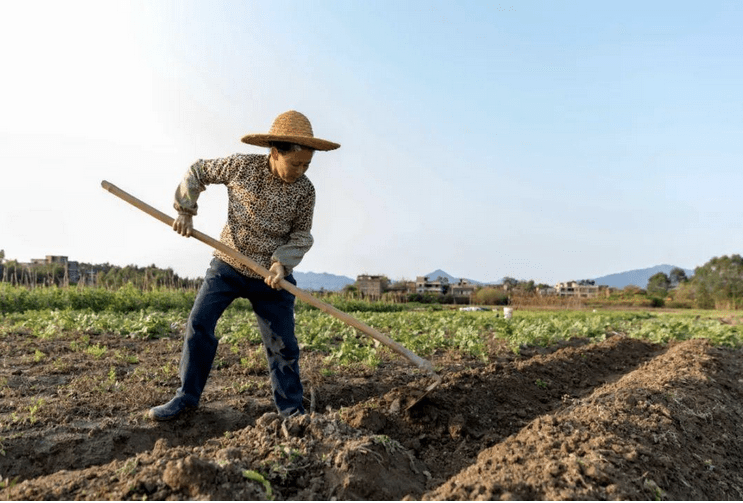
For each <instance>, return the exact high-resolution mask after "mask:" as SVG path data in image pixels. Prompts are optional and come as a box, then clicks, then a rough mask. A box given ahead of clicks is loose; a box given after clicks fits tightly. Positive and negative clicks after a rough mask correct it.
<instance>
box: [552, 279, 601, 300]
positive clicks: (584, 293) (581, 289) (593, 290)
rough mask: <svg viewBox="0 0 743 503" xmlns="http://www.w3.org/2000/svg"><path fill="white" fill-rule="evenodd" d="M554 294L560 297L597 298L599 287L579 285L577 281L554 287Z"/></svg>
mask: <svg viewBox="0 0 743 503" xmlns="http://www.w3.org/2000/svg"><path fill="white" fill-rule="evenodd" d="M555 294H556V295H559V296H561V297H579V298H584V299H587V298H592V297H598V294H599V287H598V286H597V285H587V284H581V283H578V282H577V281H568V282H566V283H558V284H556V285H555Z"/></svg>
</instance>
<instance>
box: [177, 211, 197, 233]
mask: <svg viewBox="0 0 743 503" xmlns="http://www.w3.org/2000/svg"><path fill="white" fill-rule="evenodd" d="M173 230H174V231H175V232H177V233H178V234H180V235H181V236H186V237H187V238H188V237H191V231H193V217H192V216H191V215H189V214H187V213H179V214H178V218H176V219H175V221H174V222H173Z"/></svg>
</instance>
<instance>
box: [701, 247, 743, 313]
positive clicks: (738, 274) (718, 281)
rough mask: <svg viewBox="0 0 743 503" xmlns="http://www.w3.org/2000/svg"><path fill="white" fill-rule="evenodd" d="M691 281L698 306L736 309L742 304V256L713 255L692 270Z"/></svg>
mask: <svg viewBox="0 0 743 503" xmlns="http://www.w3.org/2000/svg"><path fill="white" fill-rule="evenodd" d="M692 282H693V284H694V290H695V293H696V299H697V303H698V305H699V307H702V308H712V307H718V308H724V307H728V308H732V309H737V308H738V306H740V305H741V304H743V302H742V301H743V257H741V256H740V255H737V254H736V255H731V256H729V257H728V256H727V255H724V256H722V257H713V258H712V259H710V260H709V262H707V263H706V264H704V265H703V266H701V267H697V268H696V269H695V270H694V277H693V279H692Z"/></svg>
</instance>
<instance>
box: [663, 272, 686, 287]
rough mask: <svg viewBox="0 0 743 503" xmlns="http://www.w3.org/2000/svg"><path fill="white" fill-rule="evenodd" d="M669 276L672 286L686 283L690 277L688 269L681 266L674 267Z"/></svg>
mask: <svg viewBox="0 0 743 503" xmlns="http://www.w3.org/2000/svg"><path fill="white" fill-rule="evenodd" d="M668 278H669V280H670V281H671V288H675V287H677V286H679V285H680V284H681V283H686V282H687V281H689V278H687V277H686V271H684V270H683V269H681V268H680V267H674V268H673V269H671V272H670V273H669V275H668Z"/></svg>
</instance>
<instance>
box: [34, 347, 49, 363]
mask: <svg viewBox="0 0 743 503" xmlns="http://www.w3.org/2000/svg"><path fill="white" fill-rule="evenodd" d="M44 358H46V353H42V352H41V351H39V350H38V349H37V350H36V351H35V352H34V362H35V363H39V362H40V361H41V360H43V359H44Z"/></svg>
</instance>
